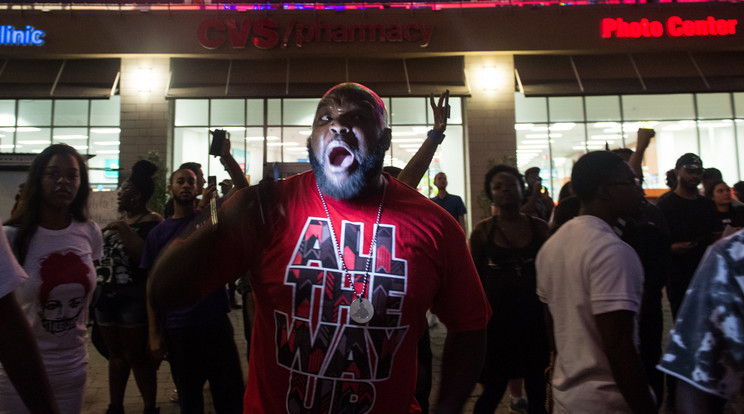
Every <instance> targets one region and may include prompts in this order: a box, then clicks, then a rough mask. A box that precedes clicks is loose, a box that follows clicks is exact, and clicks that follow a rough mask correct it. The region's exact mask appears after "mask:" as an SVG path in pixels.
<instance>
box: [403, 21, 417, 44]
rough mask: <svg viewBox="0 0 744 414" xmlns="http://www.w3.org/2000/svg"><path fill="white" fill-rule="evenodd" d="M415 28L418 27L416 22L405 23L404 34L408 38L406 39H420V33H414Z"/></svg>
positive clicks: (409, 40)
mask: <svg viewBox="0 0 744 414" xmlns="http://www.w3.org/2000/svg"><path fill="white" fill-rule="evenodd" d="M414 29H418V25H415V24H407V25H405V27H404V28H403V36H405V38H406V41H408V42H412V41H414V40H418V39H419V35H418V34H414V33H413V30H414Z"/></svg>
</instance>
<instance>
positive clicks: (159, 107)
mask: <svg viewBox="0 0 744 414" xmlns="http://www.w3.org/2000/svg"><path fill="white" fill-rule="evenodd" d="M148 69H149V71H148ZM169 72H170V60H169V59H168V58H154V57H132V58H122V59H121V78H120V82H119V92H120V95H121V139H120V141H121V144H120V145H119V151H120V152H119V167H120V168H121V171H122V172H127V171H129V170H130V169H131V168H132V165H134V163H135V162H137V160H139V159H140V158H146V157H147V152H148V151H157V153H158V155H159V156H160V159H161V160H163V162H164V163H165V165H170V162H171V157H172V155H171V152H172V150H171V141H172V140H170V139H169V135H170V134H171V128H170V124H169V122H170V121H169V119H170V116H169V114H170V103H169V101H167V100H166V99H165V88H166V85H167V82H168V76H169ZM148 75H149V79H146V78H147V77H148ZM143 78H144V79H143ZM143 82H144V83H146V84H147V85H148V86H147V87H145V88H146V89H147V88H149V91H146V90H143V86H141V85H142V84H143Z"/></svg>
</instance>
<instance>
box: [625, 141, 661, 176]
mask: <svg viewBox="0 0 744 414" xmlns="http://www.w3.org/2000/svg"><path fill="white" fill-rule="evenodd" d="M655 135H656V131H654V130H653V129H649V128H638V132H637V133H636V137H637V138H636V150H635V152H633V155H631V156H630V159H629V160H628V164H630V167H631V168H632V169H633V171H635V173H636V175H637V176H638V178H640V179H641V180H643V169H642V168H641V166H642V164H643V154H644V153H645V152H646V149H647V148H648V145H649V144H650V143H651V138H653V137H654V136H655Z"/></svg>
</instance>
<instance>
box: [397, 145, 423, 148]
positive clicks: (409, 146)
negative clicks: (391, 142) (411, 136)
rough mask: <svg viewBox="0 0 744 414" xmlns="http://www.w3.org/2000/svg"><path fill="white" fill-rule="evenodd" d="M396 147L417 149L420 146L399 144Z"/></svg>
mask: <svg viewBox="0 0 744 414" xmlns="http://www.w3.org/2000/svg"><path fill="white" fill-rule="evenodd" d="M398 146H399V147H401V148H418V147H420V146H421V145H419V144H400V145H398Z"/></svg>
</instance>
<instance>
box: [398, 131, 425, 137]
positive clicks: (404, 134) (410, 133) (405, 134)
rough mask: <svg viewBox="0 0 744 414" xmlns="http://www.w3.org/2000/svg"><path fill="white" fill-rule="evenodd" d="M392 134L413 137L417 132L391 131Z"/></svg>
mask: <svg viewBox="0 0 744 414" xmlns="http://www.w3.org/2000/svg"><path fill="white" fill-rule="evenodd" d="M392 135H393V136H394V137H415V136H416V135H419V133H418V132H416V131H393V132H392Z"/></svg>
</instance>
